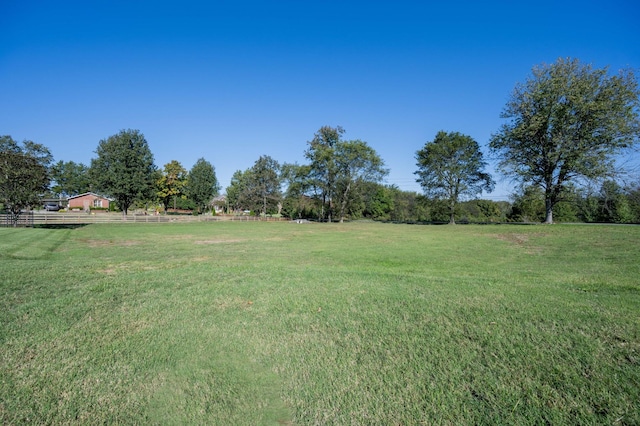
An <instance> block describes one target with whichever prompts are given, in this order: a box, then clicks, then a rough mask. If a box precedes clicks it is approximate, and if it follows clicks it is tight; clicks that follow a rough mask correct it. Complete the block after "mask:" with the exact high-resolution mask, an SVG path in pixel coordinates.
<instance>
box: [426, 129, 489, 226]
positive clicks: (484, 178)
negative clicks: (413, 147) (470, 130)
mask: <svg viewBox="0 0 640 426" xmlns="http://www.w3.org/2000/svg"><path fill="white" fill-rule="evenodd" d="M416 160H417V161H418V163H417V166H418V170H417V171H416V172H415V174H417V175H418V179H417V182H418V183H419V184H420V185H421V186H422V188H423V189H424V192H425V195H427V196H430V197H433V198H436V199H440V200H444V201H445V202H446V203H447V206H448V209H449V223H451V224H454V223H455V210H456V205H457V204H458V202H459V201H460V198H461V197H464V196H469V197H473V196H476V195H478V194H481V193H482V191H487V192H491V191H492V190H493V186H494V182H493V180H492V179H491V176H489V175H488V174H487V173H485V172H484V171H483V169H484V168H485V167H486V165H487V164H486V162H485V161H484V159H483V156H482V151H481V150H480V145H478V143H477V142H476V141H475V140H473V139H472V138H471V137H470V136H467V135H463V134H461V133H458V132H449V133H447V132H444V131H440V132H438V133H437V134H436V137H435V139H434V140H433V141H431V142H427V143H426V144H425V146H424V147H423V148H422V149H421V150H419V151H418V152H417V153H416Z"/></svg>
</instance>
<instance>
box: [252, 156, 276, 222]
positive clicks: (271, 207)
mask: <svg viewBox="0 0 640 426" xmlns="http://www.w3.org/2000/svg"><path fill="white" fill-rule="evenodd" d="M280 185H281V179H280V164H278V162H277V161H276V160H274V159H273V158H271V157H270V156H268V155H262V156H260V158H258V160H256V162H255V163H254V165H253V167H251V173H250V179H249V187H248V188H247V191H246V193H245V195H246V197H247V198H248V200H249V201H250V203H251V204H252V205H253V206H254V208H253V209H252V210H256V211H260V212H261V214H262V215H263V216H264V217H266V215H267V213H268V212H277V210H278V206H279V205H280V203H281V202H282V191H281V190H280Z"/></svg>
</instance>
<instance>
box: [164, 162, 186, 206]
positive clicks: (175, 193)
mask: <svg viewBox="0 0 640 426" xmlns="http://www.w3.org/2000/svg"><path fill="white" fill-rule="evenodd" d="M187 176H188V175H187V169H185V168H184V167H182V164H180V162H179V161H176V160H172V161H171V162H169V163H167V164H165V165H164V169H163V170H162V171H161V172H160V177H159V178H158V180H157V182H156V185H157V190H156V193H157V195H158V198H160V201H162V204H163V206H164V210H165V211H167V209H168V208H169V205H170V204H173V208H176V199H177V198H178V197H180V196H182V195H184V194H183V192H184V188H185V186H186V184H187Z"/></svg>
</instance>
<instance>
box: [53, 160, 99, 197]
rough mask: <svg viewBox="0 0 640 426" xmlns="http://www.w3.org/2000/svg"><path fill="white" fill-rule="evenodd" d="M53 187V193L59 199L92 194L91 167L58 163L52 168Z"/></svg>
mask: <svg viewBox="0 0 640 426" xmlns="http://www.w3.org/2000/svg"><path fill="white" fill-rule="evenodd" d="M51 179H52V181H53V186H52V187H51V192H52V193H53V194H54V195H56V196H59V197H71V196H74V195H79V194H84V193H85V192H91V178H90V177H89V167H87V166H85V165H84V164H82V163H75V162H73V161H66V162H65V161H62V160H60V161H58V162H57V163H55V164H54V165H53V166H52V167H51Z"/></svg>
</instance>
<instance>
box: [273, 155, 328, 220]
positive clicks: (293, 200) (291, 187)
mask: <svg viewBox="0 0 640 426" xmlns="http://www.w3.org/2000/svg"><path fill="white" fill-rule="evenodd" d="M281 178H282V181H283V183H284V185H285V186H286V188H287V190H286V193H285V194H284V199H283V201H282V212H281V213H282V214H283V215H284V216H285V217H289V218H291V219H302V218H305V219H309V218H314V217H319V212H318V210H317V209H316V205H317V203H316V201H315V200H314V199H313V198H312V197H311V196H309V195H308V193H309V192H310V191H311V190H312V189H313V182H312V178H311V166H309V165H298V164H290V163H285V164H283V165H282V168H281Z"/></svg>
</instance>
